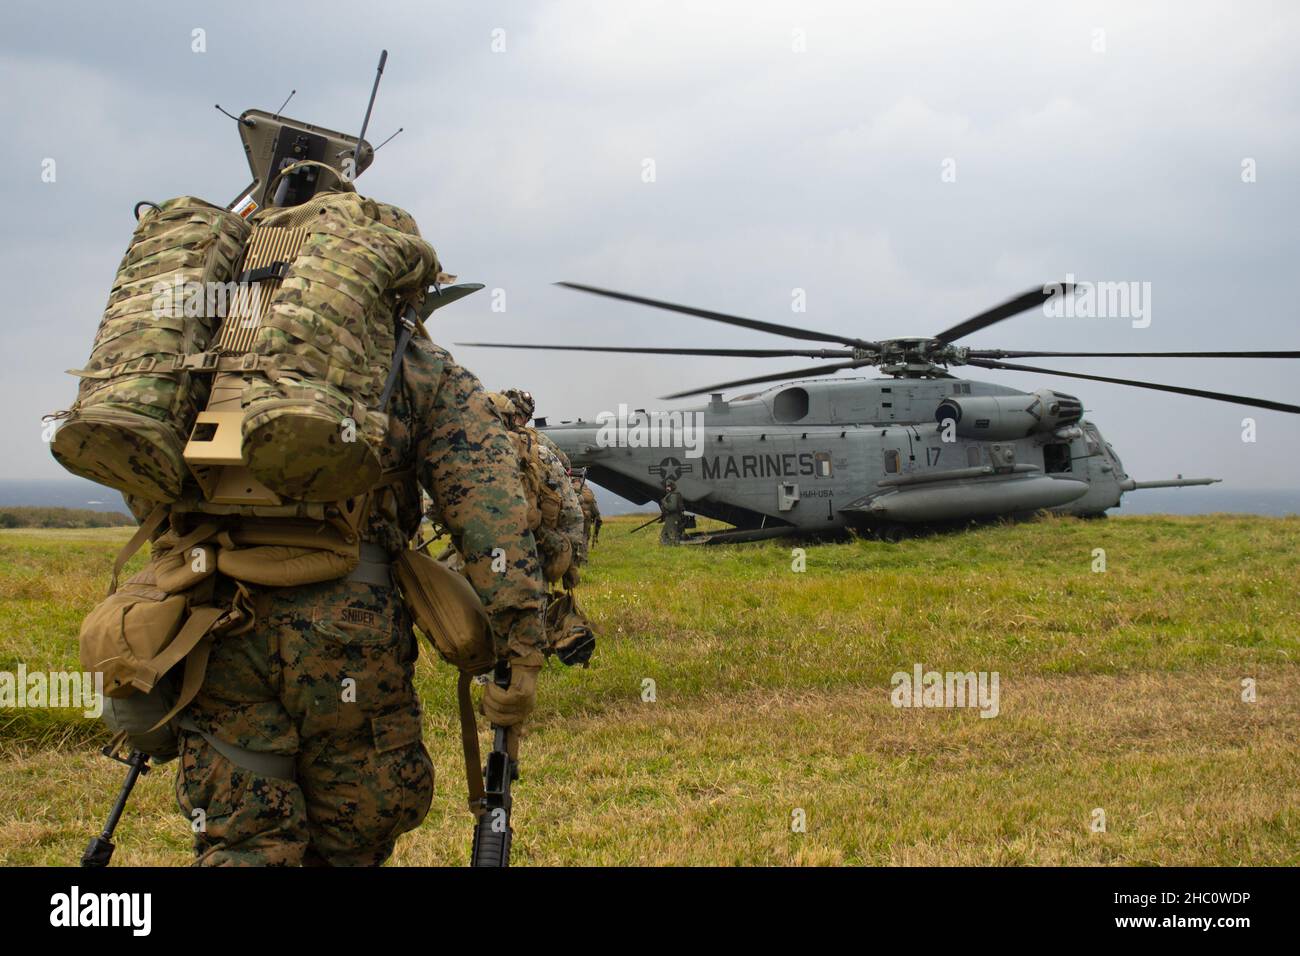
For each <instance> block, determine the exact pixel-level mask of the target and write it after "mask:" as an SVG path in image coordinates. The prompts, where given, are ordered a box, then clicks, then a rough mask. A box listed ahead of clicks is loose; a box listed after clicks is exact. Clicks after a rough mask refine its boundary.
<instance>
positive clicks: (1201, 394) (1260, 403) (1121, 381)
mask: <svg viewBox="0 0 1300 956" xmlns="http://www.w3.org/2000/svg"><path fill="white" fill-rule="evenodd" d="M968 364H970V365H977V366H979V367H980V368H993V369H1005V370H1006V371H1009V372H1038V373H1039V374H1041V375H1061V376H1063V377H1065V378H1082V379H1087V380H1088V381H1090V382H1109V383H1110V384H1112V385H1132V386H1133V387H1134V388H1150V389H1154V390H1155V391H1157V392H1175V393H1177V394H1179V395H1192V396H1195V397H1196V398H1208V399H1210V400H1211V401H1215V402H1230V403H1231V404H1233V405H1250V406H1252V407H1254V408H1267V409H1271V410H1272V411H1275V412H1290V413H1291V414H1293V415H1300V406H1297V405H1286V404H1283V403H1282V402H1271V401H1269V400H1268V399H1266V398H1248V397H1246V396H1244V395H1229V394H1228V393H1227V392H1207V391H1205V390H1203V389H1199V388H1183V387H1181V386H1179V385H1158V384H1157V383H1155V382H1139V381H1137V380H1136V379H1131V378H1109V377H1107V376H1105V375H1085V374H1083V373H1082V372H1062V371H1060V370H1059V369H1052V368H1035V367H1034V366H1031V365H1016V364H1014V363H1012V362H993V361H990V360H988V359H971V360H970V362H969V363H968Z"/></svg>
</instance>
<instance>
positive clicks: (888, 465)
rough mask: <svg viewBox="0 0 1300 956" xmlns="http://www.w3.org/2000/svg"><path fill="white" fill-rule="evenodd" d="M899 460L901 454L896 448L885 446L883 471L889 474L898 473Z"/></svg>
mask: <svg viewBox="0 0 1300 956" xmlns="http://www.w3.org/2000/svg"><path fill="white" fill-rule="evenodd" d="M901 460H902V456H901V455H900V454H899V453H898V450H897V449H896V448H886V449H885V472H886V473H887V474H890V475H896V474H898V468H899V463H900V462H901Z"/></svg>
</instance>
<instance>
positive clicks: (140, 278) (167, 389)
mask: <svg viewBox="0 0 1300 956" xmlns="http://www.w3.org/2000/svg"><path fill="white" fill-rule="evenodd" d="M142 205H143V204H142ZM136 208H137V209H139V208H140V206H137V207H136ZM249 231H250V230H249V226H248V224H247V223H246V222H244V221H243V220H242V219H240V218H239V217H238V216H236V215H234V214H233V213H229V212H227V211H226V210H224V209H221V208H219V207H217V206H213V205H211V204H210V203H206V202H204V201H203V200H201V199H195V198H194V197H193V196H180V197H178V198H176V199H169V200H167V201H166V202H165V203H162V204H161V205H158V206H152V204H151V208H150V209H148V210H147V211H146V212H145V213H144V215H142V216H141V217H140V221H139V224H138V225H137V226H136V229H135V235H134V236H133V237H132V239H131V245H130V246H129V247H128V248H127V251H126V255H125V256H123V258H122V264H121V265H120V266H118V269H117V277H116V279H115V280H114V281H113V287H112V290H111V291H110V292H109V295H108V307H107V308H106V309H105V311H104V317H103V320H102V321H101V322H100V325H99V331H98V333H97V334H96V335H95V343H94V347H93V349H92V351H91V354H90V361H89V362H87V363H86V367H85V368H84V369H79V370H70V374H72V375H76V376H78V377H79V378H80V379H81V385H80V387H79V388H78V390H77V399H76V401H75V402H74V403H73V405H72V407H71V408H70V409H69V410H68V411H66V412H60V413H58V414H57V415H55V416H52V417H54V418H56V419H62V422H61V424H60V426H59V428H58V430H57V431H56V432H55V435H54V441H53V445H52V449H51V450H52V451H53V453H54V457H55V458H56V459H58V461H59V463H60V464H61V465H63V467H64V468H66V469H68V471H70V472H72V473H73V474H76V475H80V476H82V477H83V478H89V479H90V480H91V481H95V482H98V483H99V484H102V485H108V486H109V487H111V488H116V489H118V490H119V491H124V492H127V493H130V494H135V495H140V496H143V497H146V498H150V499H153V500H155V501H169V500H171V499H173V498H175V497H176V496H177V495H179V494H180V490H181V483H182V482H183V481H184V479H185V475H186V468H185V461H184V458H183V450H184V448H185V440H186V438H188V436H189V431H190V425H191V424H193V422H194V417H195V415H196V414H197V412H198V410H199V408H201V407H202V406H203V403H204V402H205V401H206V400H207V395H208V382H207V379H206V378H200V377H196V376H192V375H189V374H186V373H184V372H182V371H180V368H179V365H180V363H181V362H182V361H183V360H184V358H185V356H187V355H190V354H193V353H196V352H203V351H204V350H205V349H207V348H208V345H209V344H210V342H211V340H212V336H213V334H214V333H215V332H216V328H215V326H216V319H215V317H213V316H211V315H210V314H209V310H208V309H207V301H206V295H205V294H203V292H202V290H206V289H208V288H212V287H213V286H214V285H215V284H220V283H227V282H229V281H230V280H231V279H232V278H233V276H232V273H233V270H234V267H235V262H236V261H237V260H238V259H239V256H240V253H241V252H242V250H243V247H244V242H245V241H246V240H247V238H248V234H249ZM196 290H199V294H198V295H197V296H196V294H195V293H196Z"/></svg>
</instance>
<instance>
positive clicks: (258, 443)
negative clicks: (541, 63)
mask: <svg viewBox="0 0 1300 956" xmlns="http://www.w3.org/2000/svg"><path fill="white" fill-rule="evenodd" d="M291 169H292V167H291ZM286 172H287V170H286ZM438 268H439V267H438V260H437V257H436V255H435V253H434V251H433V248H432V247H431V246H430V245H429V244H428V243H427V242H425V241H424V240H423V239H421V238H420V237H419V234H418V231H417V230H416V229H415V224H414V221H413V220H411V218H410V217H409V216H407V215H406V214H405V213H403V212H402V211H401V210H398V209H396V208H395V207H391V206H385V205H383V204H380V203H376V202H374V201H372V200H368V199H363V198H362V197H360V196H358V195H357V194H356V192H355V190H353V189H352V187H351V186H350V185H348V186H345V187H341V188H339V189H336V190H334V191H329V192H323V193H320V194H318V195H317V196H315V197H313V198H312V199H311V200H309V201H308V202H306V203H304V204H302V205H300V206H291V207H287V208H277V207H271V208H266V209H263V210H260V211H259V212H257V213H256V214H254V215H253V216H252V221H251V223H250V222H245V221H244V220H242V219H240V218H239V217H238V216H236V215H234V214H233V213H229V212H227V211H225V210H223V209H219V208H217V207H215V206H212V205H210V204H208V203H205V202H203V201H202V200H197V199H194V198H192V197H180V198H178V199H173V200H168V201H167V202H165V203H162V204H161V205H159V206H157V207H154V208H152V209H151V210H149V211H146V212H145V213H144V215H142V216H141V219H140V224H139V226H138V227H137V229H136V233H135V236H134V237H133V239H132V242H131V245H130V247H129V248H128V249H127V253H126V256H125V257H124V258H123V261H122V265H121V266H120V267H119V269H118V275H117V279H116V281H115V282H114V285H113V291H112V292H111V294H110V296H109V304H108V308H107V310H106V311H105V313H104V318H103V320H102V321H101V323H100V328H99V332H98V334H97V335H96V339H95V346H94V349H93V350H92V353H91V358H90V362H89V363H88V364H87V367H86V369H83V370H80V371H77V372H74V373H73V374H76V375H79V376H80V377H81V378H82V384H81V388H80V391H79V393H78V396H77V400H76V402H75V403H74V404H73V406H72V408H71V409H69V410H68V411H67V412H63V413H60V414H59V416H56V417H61V418H63V419H65V420H64V421H63V422H62V424H61V426H60V427H59V428H58V429H57V431H56V433H55V437H54V444H53V452H54V455H55V457H56V458H57V459H58V460H59V462H60V463H61V464H63V465H64V467H66V468H68V469H69V470H70V471H72V472H74V473H76V474H79V475H82V476H84V477H87V478H90V479H92V480H94V481H97V482H99V483H101V484H105V485H108V486H110V487H113V488H117V489H119V490H121V491H123V492H126V493H128V494H133V495H137V496H139V497H142V498H145V499H149V500H152V501H161V502H175V501H177V499H178V498H180V497H181V495H182V490H183V488H182V486H183V485H185V484H186V477H187V472H188V473H189V474H192V475H193V476H194V478H195V479H196V481H197V484H198V486H199V489H200V492H201V494H200V495H199V498H201V499H202V500H205V501H210V502H213V503H216V504H221V505H235V506H239V505H250V506H251V505H258V506H262V507H266V506H279V505H282V504H285V503H286V501H288V502H336V501H346V500H348V499H351V498H354V497H356V496H358V495H361V494H363V493H365V492H366V491H368V490H370V489H371V488H372V487H374V486H375V484H376V483H377V482H378V481H379V480H380V477H381V476H380V471H381V468H380V457H379V450H380V447H381V446H382V443H383V440H384V435H385V433H386V429H387V418H386V416H385V414H384V411H383V409H380V408H379V407H378V406H379V402H380V397H381V395H382V394H383V392H384V386H385V384H386V382H387V380H388V377H389V373H390V371H391V368H392V361H393V353H394V346H395V341H396V336H395V333H394V328H395V319H396V314H397V313H398V312H400V311H401V310H402V309H403V308H404V307H411V308H413V307H415V306H417V305H418V304H419V303H420V301H421V300H422V299H423V296H424V294H425V289H426V287H427V285H428V282H429V280H430V279H431V278H432V277H433V276H435V275H436V274H437V271H438ZM214 288H215V289H226V288H228V289H229V291H228V293H227V294H223V295H221V296H214V295H213V294H212V290H213V289H214ZM194 289H197V290H198V295H197V298H198V301H199V303H200V305H201V308H197V309H196V308H192V305H193V303H194V300H195V295H194V293H193V290H194ZM216 298H219V299H220V300H221V303H222V304H223V305H224V306H225V308H223V309H221V310H220V314H213V310H212V309H211V308H210V306H211V305H212V303H213V301H214V299H216ZM232 478H233V480H232ZM250 479H251V480H250ZM241 488H242V489H243V490H240V489H241Z"/></svg>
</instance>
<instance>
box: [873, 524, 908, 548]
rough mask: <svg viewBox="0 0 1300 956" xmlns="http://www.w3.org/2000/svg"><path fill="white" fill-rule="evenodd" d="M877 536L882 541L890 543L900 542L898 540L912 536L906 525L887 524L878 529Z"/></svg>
mask: <svg viewBox="0 0 1300 956" xmlns="http://www.w3.org/2000/svg"><path fill="white" fill-rule="evenodd" d="M876 537H878V538H879V539H880V540H881V541H885V542H888V543H889V544H898V542H900V541H902V540H903V539H904V538H909V537H911V532H910V531H909V530H908V529H907V528H906V527H905V526H904V525H901V524H887V525H881V526H880V528H878V529H877V530H876Z"/></svg>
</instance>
